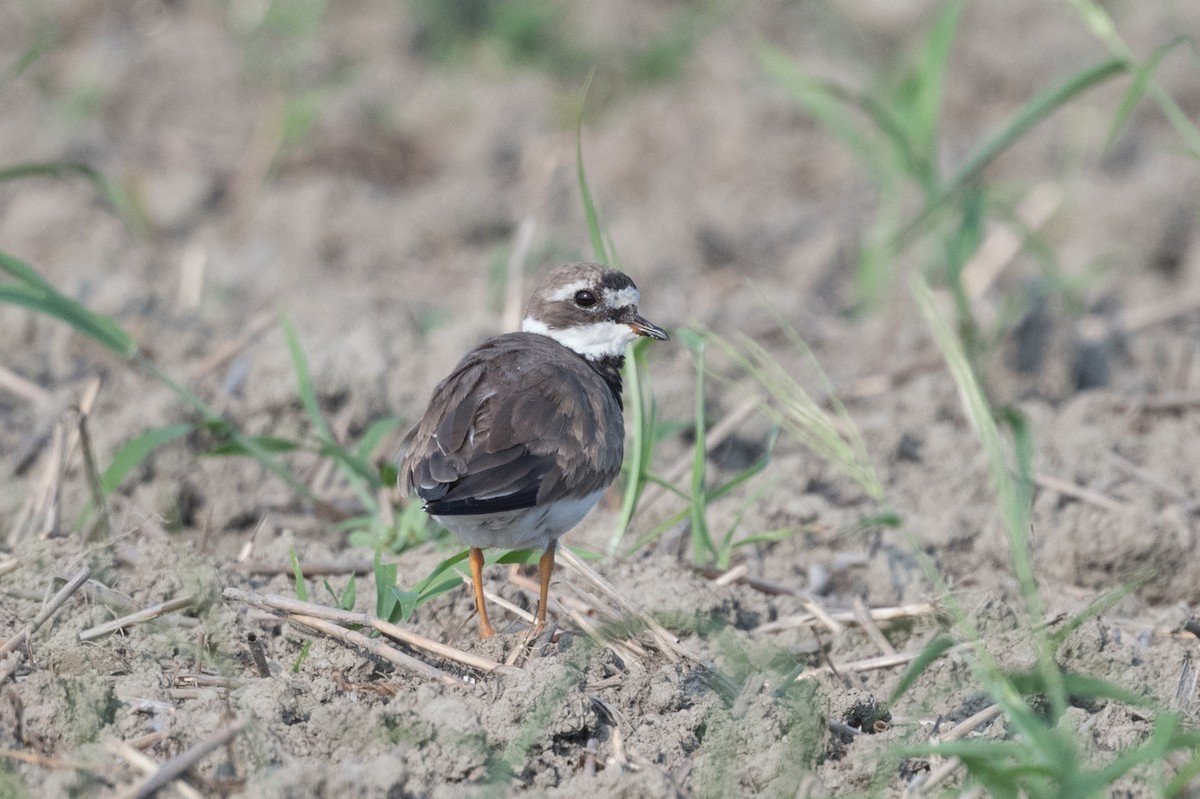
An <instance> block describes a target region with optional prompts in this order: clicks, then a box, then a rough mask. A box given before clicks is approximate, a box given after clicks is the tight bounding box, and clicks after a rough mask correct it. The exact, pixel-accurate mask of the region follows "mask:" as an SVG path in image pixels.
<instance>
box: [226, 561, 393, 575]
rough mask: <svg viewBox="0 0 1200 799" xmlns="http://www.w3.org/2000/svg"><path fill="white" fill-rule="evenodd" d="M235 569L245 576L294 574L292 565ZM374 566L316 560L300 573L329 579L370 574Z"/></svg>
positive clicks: (304, 565) (303, 565) (237, 566)
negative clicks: (329, 577)
mask: <svg viewBox="0 0 1200 799" xmlns="http://www.w3.org/2000/svg"><path fill="white" fill-rule="evenodd" d="M234 568H235V569H237V570H238V571H239V572H242V573H243V574H261V575H278V574H283V575H288V576H291V575H292V574H294V572H293V571H292V567H291V564H286V563H274V564H273V563H235V564H234ZM373 568H374V565H373V564H372V563H371V562H370V561H366V560H362V561H351V562H349V563H335V562H333V561H326V560H316V561H311V562H309V563H301V564H300V572H301V573H302V574H303V575H304V576H305V577H327V576H329V575H334V574H370V573H371V570H372V569H373Z"/></svg>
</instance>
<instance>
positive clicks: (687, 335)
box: [679, 329, 717, 566]
mask: <svg viewBox="0 0 1200 799" xmlns="http://www.w3.org/2000/svg"><path fill="white" fill-rule="evenodd" d="M679 339H680V341H682V342H683V343H684V345H685V346H687V348H688V349H689V350H691V351H692V362H693V364H694V366H695V371H696V394H695V410H694V413H695V428H694V429H695V442H694V444H693V446H692V481H691V495H690V498H689V507H690V510H691V517H692V561H693V562H694V563H695V564H696V565H697V566H703V565H704V564H705V563H708V562H710V561H712V560H714V559H715V558H716V556H717V550H716V547H715V546H714V545H713V541H712V536H711V535H710V534H709V531H708V496H707V486H706V480H707V476H708V475H707V467H708V451H707V442H706V441H705V438H706V436H707V435H708V434H707V426H706V424H705V421H706V420H705V417H704V350H705V348H706V346H707V342H706V341H705V339H704V337H703V336H701V335H699V334H697V333H695V332H693V331H691V330H686V329H685V330H680V331H679Z"/></svg>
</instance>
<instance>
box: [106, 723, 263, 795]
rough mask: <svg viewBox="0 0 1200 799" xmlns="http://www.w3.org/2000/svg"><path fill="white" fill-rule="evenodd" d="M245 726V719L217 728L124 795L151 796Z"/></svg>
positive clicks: (225, 742)
mask: <svg viewBox="0 0 1200 799" xmlns="http://www.w3.org/2000/svg"><path fill="white" fill-rule="evenodd" d="M245 728H246V721H245V720H239V721H235V722H234V723H233V724H231V725H229V726H228V727H226V728H225V729H223V730H218V731H217V732H216V733H214V734H213V735H211V736H209V737H208V738H206V739H204V740H203V741H201V742H200V743H198V744H196V745H195V746H192V747H190V748H189V749H187V750H186V751H183V752H181V753H179V754H178V755H176V756H175V757H173V758H171V759H170V760H168V761H167V762H166V763H163V764H162V765H161V766H160V767H159V768H158V770H157V771H155V772H154V773H153V774H152V775H150V776H149V777H147V778H146V779H145V780H144V781H143V782H142V783H140V784H138V785H135V786H134V787H133V788H131V789H130V790H129V791H128V792H126V793H125V794H124V796H128V797H133V799H146V797H149V796H153V795H154V794H156V793H158V792H159V791H160V790H162V789H163V788H165V787H166V786H168V785H170V784H171V783H172V782H174V781H175V780H177V779H179V778H180V777H181V776H183V775H184V774H185V773H186V772H187V771H188V770H189V769H191V768H192V767H193V766H195V765H196V764H197V763H199V762H200V761H201V760H203V759H204V758H205V757H207V756H208V755H209V754H211V753H212V752H215V751H216V750H218V749H220V748H221V747H222V746H225V745H226V744H227V743H229V742H230V741H232V740H233V739H234V737H235V736H236V735H237V734H238V733H240V732H241V731H242V730H243V729H245Z"/></svg>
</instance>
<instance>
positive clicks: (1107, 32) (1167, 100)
mask: <svg viewBox="0 0 1200 799" xmlns="http://www.w3.org/2000/svg"><path fill="white" fill-rule="evenodd" d="M1067 2H1068V3H1070V4H1071V5H1072V6H1073V7H1074V8H1075V10H1076V11H1078V12H1079V15H1080V16H1081V17H1082V18H1083V20H1084V22H1085V23H1086V24H1087V26H1088V27H1089V28H1091V29H1092V33H1093V34H1094V35H1095V36H1096V37H1097V38H1098V39H1100V40H1101V41H1102V42H1104V44H1105V45H1106V46H1107V47H1108V50H1109V52H1111V53H1112V54H1113V55H1115V56H1116V57H1117V60H1118V61H1120V62H1121V63H1122V64H1123V65H1125V66H1126V67H1127V68H1131V69H1132V68H1133V65H1134V64H1136V63H1137V59H1136V58H1135V57H1134V54H1133V51H1132V50H1131V49H1130V48H1129V45H1127V44H1126V43H1125V41H1124V40H1123V39H1122V38H1121V36H1120V34H1119V33H1117V26H1116V25H1115V24H1114V23H1113V20H1112V17H1111V16H1110V15H1109V13H1108V11H1106V10H1105V9H1104V8H1103V7H1101V6H1100V5H1099V4H1098V3H1096V2H1095V0H1067ZM1147 92H1148V93H1149V94H1150V96H1151V97H1152V98H1153V99H1154V101H1155V102H1156V103H1157V104H1158V107H1159V109H1160V110H1161V111H1162V112H1163V116H1165V117H1166V118H1167V121H1168V122H1170V123H1171V127H1173V128H1174V129H1175V133H1176V134H1177V135H1178V136H1179V138H1181V139H1182V140H1183V142H1184V144H1185V146H1186V147H1187V148H1188V150H1189V151H1190V152H1191V156H1192V157H1193V158H1200V128H1197V127H1196V124H1195V123H1194V122H1193V121H1192V120H1191V119H1190V118H1189V117H1188V115H1187V113H1185V112H1184V111H1183V109H1181V108H1180V107H1179V104H1178V103H1177V102H1175V100H1174V98H1172V97H1171V95H1169V94H1167V92H1166V91H1165V90H1164V89H1163V88H1162V87H1161V86H1159V85H1158V83H1157V82H1156V81H1155V80H1154V79H1153V76H1151V77H1150V78H1149V80H1148V85H1147Z"/></svg>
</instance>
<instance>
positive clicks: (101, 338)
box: [0, 252, 137, 358]
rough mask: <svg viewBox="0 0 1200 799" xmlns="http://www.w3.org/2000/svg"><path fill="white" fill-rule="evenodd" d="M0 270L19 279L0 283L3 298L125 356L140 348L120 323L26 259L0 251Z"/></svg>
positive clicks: (0, 295)
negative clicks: (87, 304) (86, 304)
mask: <svg viewBox="0 0 1200 799" xmlns="http://www.w3.org/2000/svg"><path fill="white" fill-rule="evenodd" d="M0 271H2V272H5V273H7V274H9V275H12V276H13V277H14V278H16V279H17V282H16V283H0V302H8V303H11V304H14V305H20V306H22V307H25V308H29V309H30V310H31V311H35V312H37V313H42V314H46V315H47V316H52V317H54V318H56V319H59V320H61V321H63V322H66V323H67V324H68V325H70V326H71V327H73V328H75V330H77V331H78V332H80V333H82V334H83V335H85V336H87V337H88V338H90V339H92V340H93V341H95V342H97V343H98V344H101V345H102V346H104V347H106V348H108V349H109V350H112V351H113V352H115V353H116V354H117V355H120V356H121V357H123V358H130V357H132V356H133V355H134V353H136V352H137V343H136V342H135V341H134V340H133V337H132V336H130V335H129V334H128V333H126V332H125V331H124V330H123V329H121V326H120V325H118V324H117V323H116V322H113V321H112V320H111V319H109V318H108V317H105V316H101V315H100V314H97V313H93V312H91V311H89V310H88V309H87V308H85V307H83V305H81V304H80V303H78V302H76V301H75V300H73V299H71V298H69V297H67V296H66V295H65V294H63V293H62V292H60V291H59V290H58V289H56V288H54V286H53V285H51V284H50V283H49V282H48V281H47V280H46V279H45V278H43V277H42V276H41V275H40V274H38V273H37V270H35V269H34V268H33V267H32V266H30V265H29V264H27V263H25V262H24V261H22V260H20V259H18V258H14V257H13V256H11V255H8V254H7V253H4V252H0Z"/></svg>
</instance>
